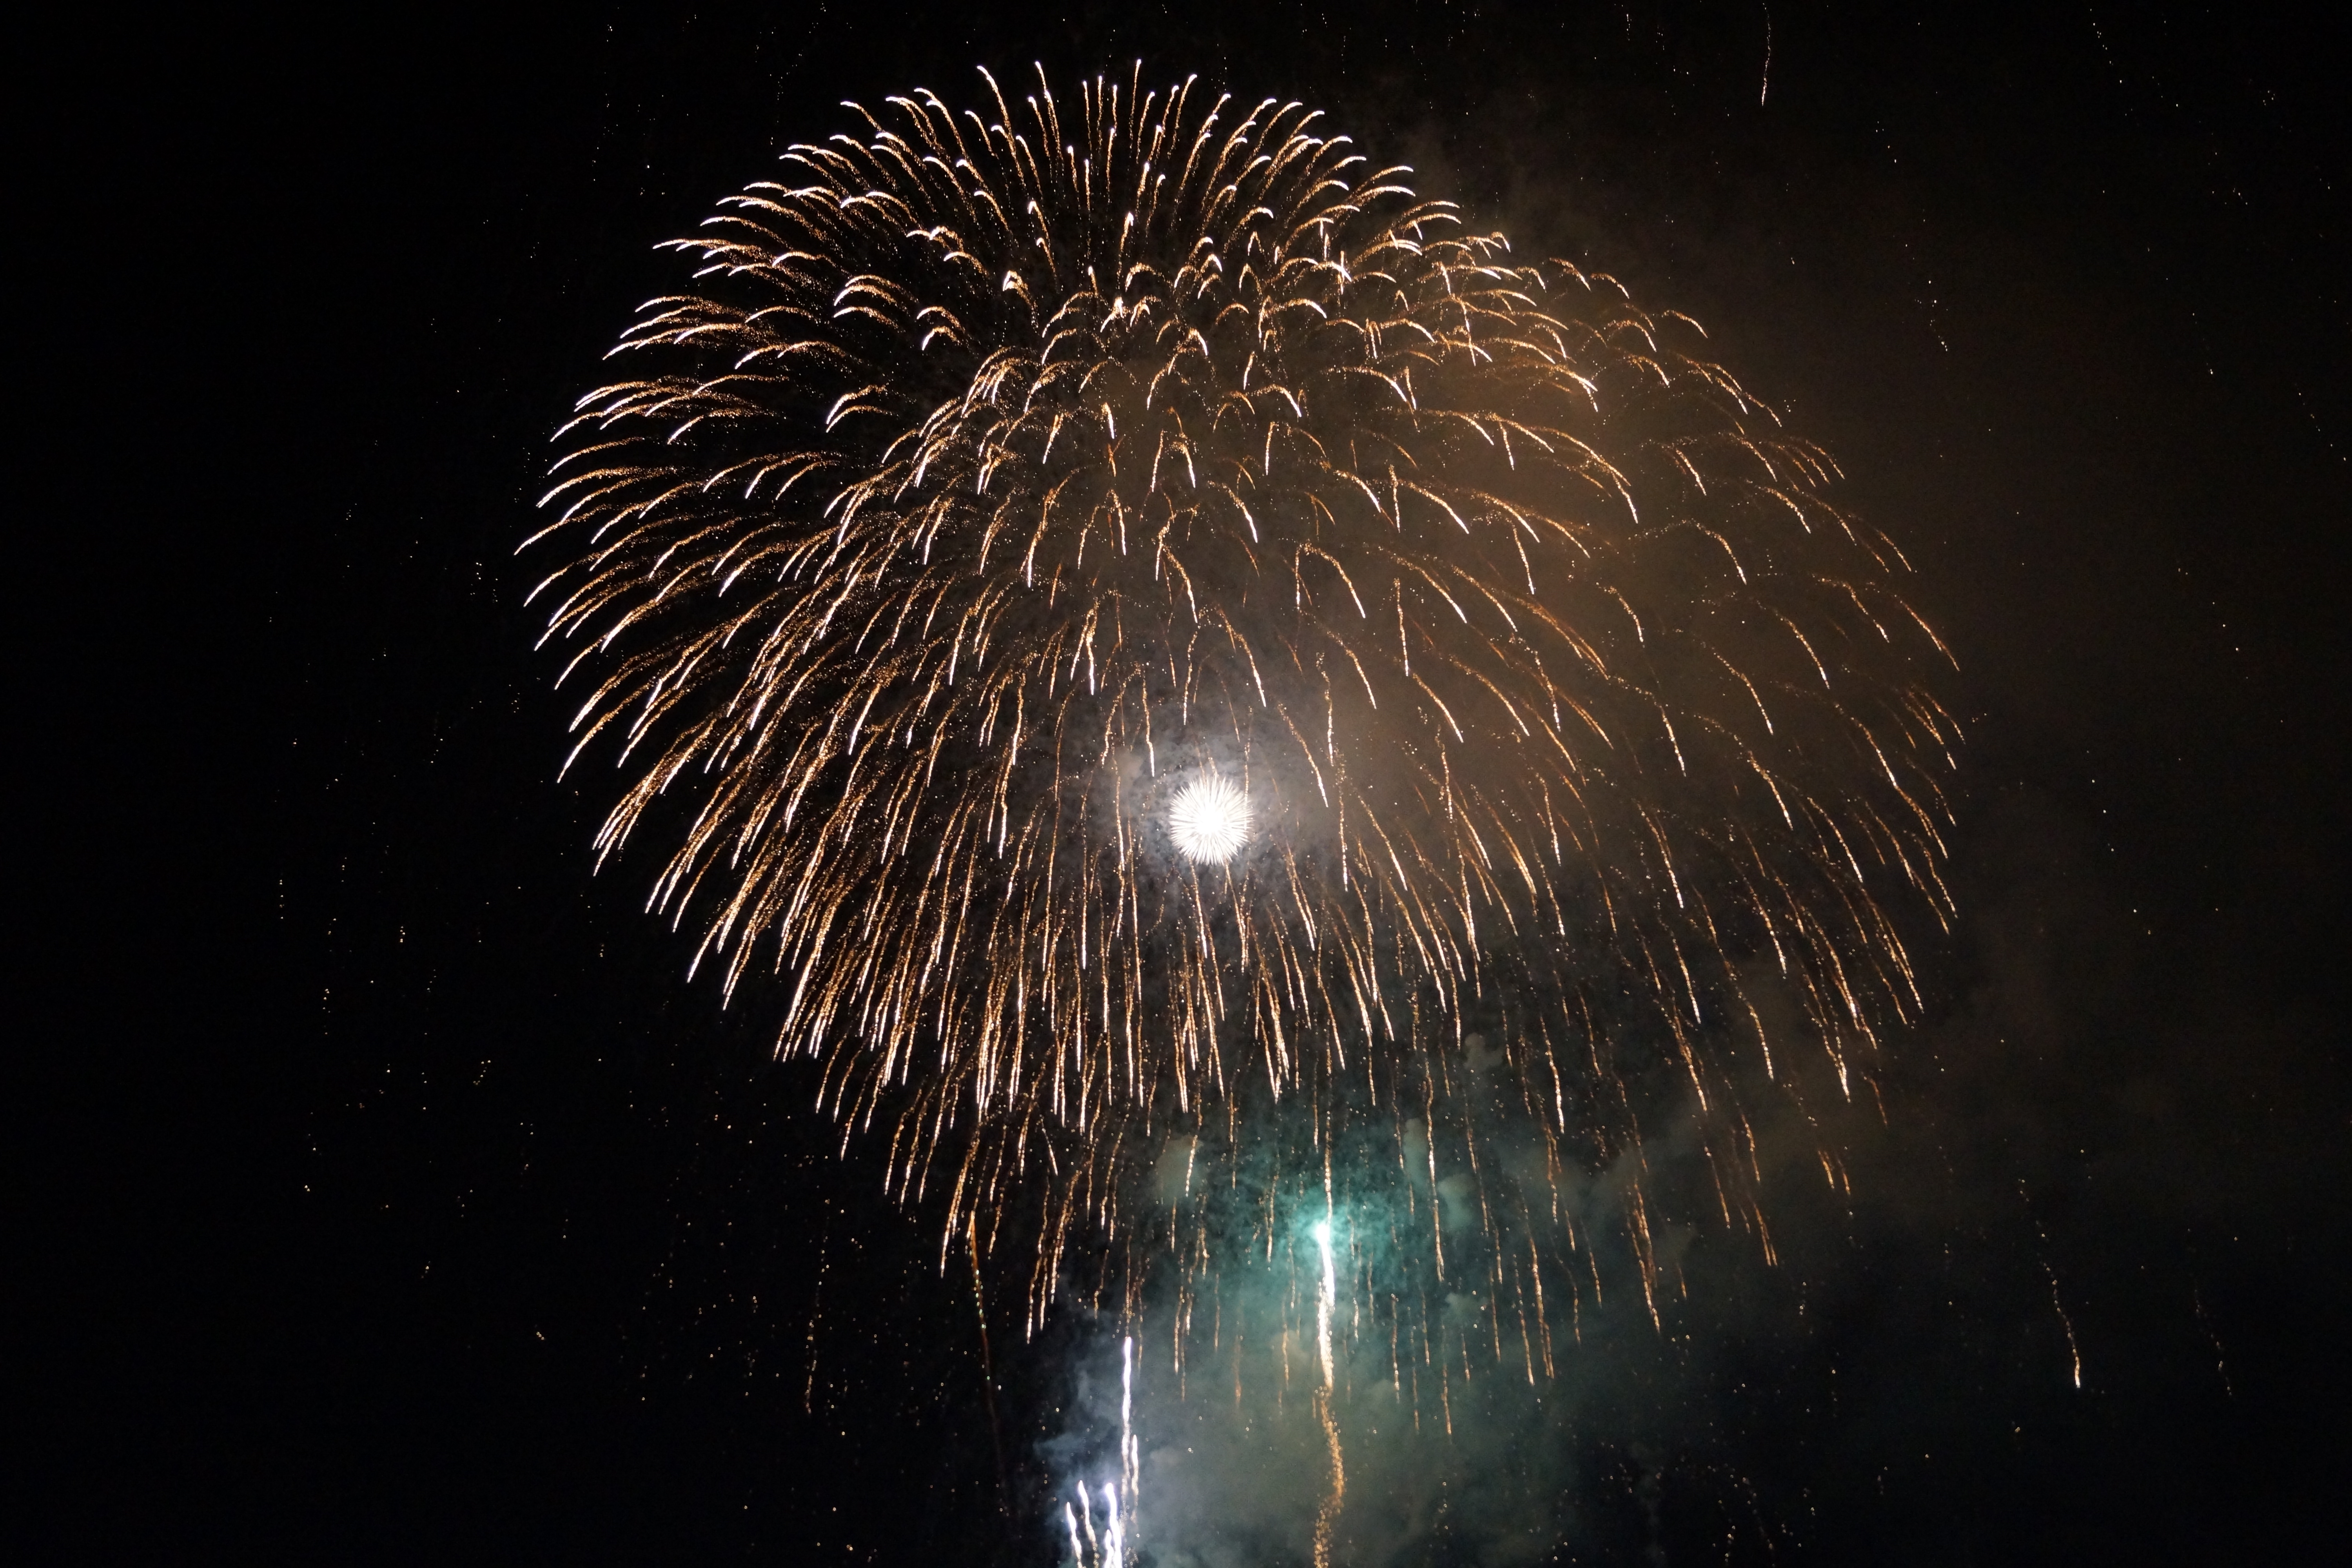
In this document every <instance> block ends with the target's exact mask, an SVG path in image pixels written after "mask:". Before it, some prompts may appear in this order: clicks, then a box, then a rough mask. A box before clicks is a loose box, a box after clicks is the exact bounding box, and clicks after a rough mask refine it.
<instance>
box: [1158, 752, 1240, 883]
mask: <svg viewBox="0 0 2352 1568" xmlns="http://www.w3.org/2000/svg"><path fill="white" fill-rule="evenodd" d="M1168 831H1169V833H1170V834H1171V836H1172V837H1174V838H1175V840H1176V847H1177V848H1178V849H1180V850H1181V851H1183V853H1184V858H1186V859H1188V860H1202V861H1206V862H1208V863H1209V864H1211V865H1217V866H1222V865H1223V864H1224V863H1225V862H1226V861H1228V860H1230V859H1232V858H1234V851H1235V850H1238V849H1239V848H1240V847H1242V844H1243V842H1244V840H1246V839H1247V838H1248V837H1249V797H1248V796H1247V795H1244V794H1242V792H1241V791H1240V790H1238V789H1235V788H1234V786H1233V785H1232V784H1227V783H1226V782H1225V781H1224V780H1223V779H1221V778H1219V777H1217V776H1216V775H1215V774H1214V773H1212V774H1210V775H1209V776H1208V777H1206V778H1198V779H1194V780H1193V781H1192V783H1191V784H1186V785H1185V786H1184V787H1183V788H1182V789H1180V790H1178V791H1177V792H1176V800H1175V803H1174V804H1173V805H1171V806H1169V808H1168Z"/></svg>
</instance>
